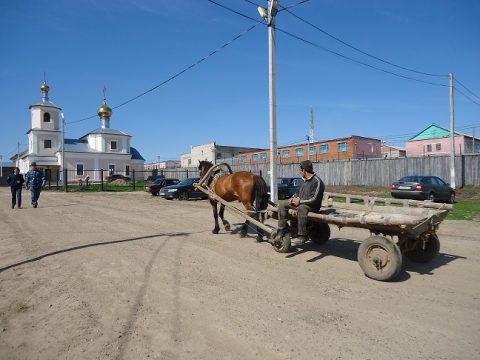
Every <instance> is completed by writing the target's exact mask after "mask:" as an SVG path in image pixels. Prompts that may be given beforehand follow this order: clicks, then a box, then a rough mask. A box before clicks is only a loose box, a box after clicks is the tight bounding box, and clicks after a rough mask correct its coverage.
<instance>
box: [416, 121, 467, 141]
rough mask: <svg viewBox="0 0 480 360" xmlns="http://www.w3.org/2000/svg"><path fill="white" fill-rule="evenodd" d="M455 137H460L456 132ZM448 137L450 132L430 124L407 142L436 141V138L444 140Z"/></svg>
mask: <svg viewBox="0 0 480 360" xmlns="http://www.w3.org/2000/svg"><path fill="white" fill-rule="evenodd" d="M454 134H455V135H462V134H460V133H458V132H456V131H455V132H454ZM449 136H450V130H449V129H445V128H444V127H441V126H438V125H435V124H432V125H430V126H429V127H427V128H426V129H424V130H422V131H421V132H419V133H418V134H417V135H415V136H414V137H412V138H410V139H409V141H415V140H427V139H438V138H446V137H449Z"/></svg>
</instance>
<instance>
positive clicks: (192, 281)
mask: <svg viewBox="0 0 480 360" xmlns="http://www.w3.org/2000/svg"><path fill="white" fill-rule="evenodd" d="M24 202H25V204H24V205H25V206H24V209H20V210H17V209H14V210H12V209H10V206H9V204H10V193H9V189H5V188H2V189H0V229H1V230H0V249H1V251H0V358H1V359H208V360H210V359H222V360H223V359H478V358H480V236H479V234H480V223H478V222H451V221H446V222H444V223H443V224H442V225H441V227H440V232H439V237H440V241H441V244H442V245H441V246H442V247H441V251H440V252H441V253H440V254H439V255H438V256H437V258H436V259H435V260H434V261H433V262H432V263H430V264H427V265H418V264H414V263H411V262H408V261H407V260H405V261H404V268H405V271H403V272H402V274H401V275H400V277H399V279H398V280H397V281H395V282H390V283H383V282H377V281H373V280H371V279H368V278H367V277H365V276H364V275H363V273H362V271H361V270H360V267H359V266H358V264H357V262H356V250H357V248H358V245H359V243H360V242H359V241H360V240H362V239H364V238H366V237H367V236H368V235H369V234H368V232H367V231H364V230H358V229H342V230H341V231H338V229H335V228H332V240H330V241H329V242H328V243H327V244H325V245H323V246H321V247H320V246H314V245H311V244H306V245H305V246H304V248H303V249H299V251H296V252H293V253H289V254H278V253H276V252H275V251H273V249H272V248H271V246H270V245H269V244H267V243H257V242H255V240H254V237H253V235H252V236H251V237H249V238H245V239H240V238H239V237H238V236H237V235H232V234H227V233H225V232H224V231H223V229H222V232H221V234H219V235H212V234H211V229H212V228H213V219H212V215H211V210H210V206H209V204H208V202H206V201H189V202H179V201H167V200H164V199H161V198H157V197H152V196H150V195H148V194H146V193H142V192H139V193H123V194H114V193H95V194H86V193H69V194H63V193H53V192H51V193H49V192H44V193H42V196H41V198H40V206H39V208H38V209H33V208H31V207H30V206H29V205H28V203H29V201H28V194H26V193H24ZM226 216H227V218H228V219H230V220H232V222H233V223H240V222H241V219H240V218H238V217H236V216H234V215H232V214H230V213H228V212H227V215H226Z"/></svg>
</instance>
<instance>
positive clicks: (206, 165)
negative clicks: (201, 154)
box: [198, 160, 213, 178]
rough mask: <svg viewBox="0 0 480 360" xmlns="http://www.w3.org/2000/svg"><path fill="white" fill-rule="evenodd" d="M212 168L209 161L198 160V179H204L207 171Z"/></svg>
mask: <svg viewBox="0 0 480 360" xmlns="http://www.w3.org/2000/svg"><path fill="white" fill-rule="evenodd" d="M212 166H213V164H212V163H211V162H210V161H207V160H198V170H199V172H200V177H201V178H202V177H204V176H205V174H206V173H207V171H208V170H210V168H211V167H212Z"/></svg>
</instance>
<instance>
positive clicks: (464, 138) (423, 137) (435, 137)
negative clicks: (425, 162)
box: [405, 124, 480, 157]
mask: <svg viewBox="0 0 480 360" xmlns="http://www.w3.org/2000/svg"><path fill="white" fill-rule="evenodd" d="M450 149H451V148H450V130H449V129H446V128H443V127H441V126H438V125H435V124H432V125H430V126H429V127H427V128H426V129H424V130H422V131H421V132H420V133H418V134H417V135H415V136H414V137H412V138H411V139H410V140H408V141H407V142H406V144H405V150H406V152H407V156H408V157H418V156H430V155H447V154H450ZM479 152H480V139H478V138H474V137H473V136H470V135H466V134H462V133H459V132H455V154H457V155H461V154H472V153H479Z"/></svg>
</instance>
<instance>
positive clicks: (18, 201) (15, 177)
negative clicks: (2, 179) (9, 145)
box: [7, 167, 25, 209]
mask: <svg viewBox="0 0 480 360" xmlns="http://www.w3.org/2000/svg"><path fill="white" fill-rule="evenodd" d="M24 182H25V179H24V178H23V175H22V174H20V169H19V168H18V167H16V168H14V169H13V173H12V174H10V175H8V178H7V183H8V185H10V190H12V209H13V208H14V207H15V205H17V207H18V208H19V209H21V208H22V187H23V183H24Z"/></svg>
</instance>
